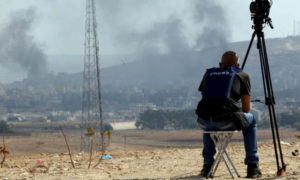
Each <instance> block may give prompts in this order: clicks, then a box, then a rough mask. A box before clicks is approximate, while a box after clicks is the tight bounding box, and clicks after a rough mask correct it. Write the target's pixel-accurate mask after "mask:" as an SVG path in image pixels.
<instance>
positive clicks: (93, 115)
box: [80, 0, 104, 151]
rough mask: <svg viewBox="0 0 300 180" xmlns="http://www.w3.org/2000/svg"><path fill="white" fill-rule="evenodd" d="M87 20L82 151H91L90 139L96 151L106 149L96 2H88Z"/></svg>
mask: <svg viewBox="0 0 300 180" xmlns="http://www.w3.org/2000/svg"><path fill="white" fill-rule="evenodd" d="M85 18H86V20H85V43H84V69H83V88H82V121H81V142H80V151H88V150H89V147H90V138H93V139H94V142H95V146H94V147H95V149H96V150H97V149H98V148H99V145H100V144H101V147H102V149H103V148H104V137H103V136H100V133H97V132H99V130H100V131H103V130H104V128H103V117H102V114H103V112H102V99H101V81H100V64H99V41H98V35H97V21H96V7H95V0H86V17H85ZM88 128H92V129H93V130H95V132H96V133H95V135H94V136H93V137H91V136H87V129H88ZM100 141H101V142H100Z"/></svg>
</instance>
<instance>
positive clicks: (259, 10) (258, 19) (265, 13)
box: [250, 0, 274, 32]
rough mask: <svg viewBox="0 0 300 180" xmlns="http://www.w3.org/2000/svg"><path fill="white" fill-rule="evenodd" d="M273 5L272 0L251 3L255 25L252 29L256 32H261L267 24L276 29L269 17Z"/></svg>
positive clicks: (259, 0)
mask: <svg viewBox="0 0 300 180" xmlns="http://www.w3.org/2000/svg"><path fill="white" fill-rule="evenodd" d="M272 4H273V1H272V0H254V1H252V2H251V3H250V12H251V19H252V20H253V24H254V25H253V26H252V28H253V29H254V30H255V31H257V32H261V31H262V29H263V28H264V25H265V24H268V25H269V26H270V27H271V28H272V29H273V28H274V27H273V25H272V20H271V18H270V17H269V14H270V9H271V6H272Z"/></svg>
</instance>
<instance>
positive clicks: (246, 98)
mask: <svg viewBox="0 0 300 180" xmlns="http://www.w3.org/2000/svg"><path fill="white" fill-rule="evenodd" d="M250 94H251V83H250V77H249V75H248V74H246V73H243V76H242V79H241V102H242V111H243V112H245V113H248V112H250V102H251V96H250Z"/></svg>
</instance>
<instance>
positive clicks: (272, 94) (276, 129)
mask: <svg viewBox="0 0 300 180" xmlns="http://www.w3.org/2000/svg"><path fill="white" fill-rule="evenodd" d="M262 43H263V44H262V45H263V49H264V54H265V60H266V72H267V75H268V76H269V77H268V79H269V86H270V95H271V96H270V97H271V101H272V104H271V110H272V114H273V115H274V125H275V132H276V136H277V143H278V148H279V153H280V159H281V163H282V168H283V171H285V168H286V165H285V163H284V160H283V155H282V148H281V144H280V136H279V130H278V124H277V119H276V113H275V107H274V104H275V98H274V92H273V86H272V80H271V75H270V74H271V73H270V68H269V61H268V56H267V50H266V43H265V38H264V34H262Z"/></svg>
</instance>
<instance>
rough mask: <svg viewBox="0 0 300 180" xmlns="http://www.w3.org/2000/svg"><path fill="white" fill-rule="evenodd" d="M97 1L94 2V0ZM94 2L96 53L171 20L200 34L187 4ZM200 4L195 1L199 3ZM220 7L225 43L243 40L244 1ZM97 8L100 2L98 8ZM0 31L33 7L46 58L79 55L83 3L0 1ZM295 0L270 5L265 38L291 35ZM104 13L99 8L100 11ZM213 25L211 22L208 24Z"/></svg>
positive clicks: (171, 0) (185, 0)
mask: <svg viewBox="0 0 300 180" xmlns="http://www.w3.org/2000/svg"><path fill="white" fill-rule="evenodd" d="M96 1H97V0H96ZM105 1H110V0H100V1H99V0H98V1H97V3H98V6H97V8H98V12H97V13H98V22H99V31H100V34H99V38H100V42H101V52H102V53H103V54H114V53H123V52H122V50H121V49H118V48H119V47H118V41H117V39H116V38H115V37H114V36H115V35H116V34H117V33H119V34H121V33H122V31H124V30H125V31H130V30H135V31H139V30H142V29H143V28H145V29H146V28H148V27H149V26H151V24H153V23H154V22H158V21H160V20H162V19H167V18H168V17H169V16H171V15H174V14H175V15H177V16H180V17H182V19H184V21H185V23H186V34H189V35H190V37H191V38H192V34H193V33H195V32H196V31H201V30H200V29H197V27H193V25H192V23H191V22H190V21H189V16H188V11H189V8H190V7H189V1H191V0H117V1H115V2H116V3H115V4H113V5H107V4H105V3H106V2H105ZM199 1H201V0H199ZM216 2H217V3H219V4H221V5H222V6H223V7H224V10H225V13H226V15H227V16H226V19H227V21H228V25H229V26H230V29H231V30H232V33H231V37H230V40H231V41H240V40H248V39H249V38H250V36H251V33H252V30H251V29H250V28H251V21H250V13H249V3H250V0H216ZM101 3H104V4H103V6H101ZM0 6H1V11H0V29H1V26H3V25H5V23H7V19H8V17H9V16H10V14H11V13H14V12H16V11H17V10H20V9H27V8H29V7H33V8H35V10H36V14H37V17H36V18H35V21H34V24H33V27H32V31H31V33H32V35H33V36H34V37H35V38H36V40H37V41H38V42H39V43H40V44H41V45H43V49H44V50H45V52H46V54H82V52H83V41H84V17H85V16H84V15H85V1H84V0H51V1H49V0H0ZM299 7H300V1H299V0H274V2H273V6H272V9H271V15H270V16H271V17H272V19H273V24H274V26H275V29H274V30H269V28H266V37H284V36H287V35H291V34H293V21H294V20H300V13H299V10H298V8H299ZM103 8H105V9H103ZM211 23H214V22H211Z"/></svg>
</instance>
